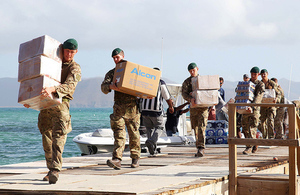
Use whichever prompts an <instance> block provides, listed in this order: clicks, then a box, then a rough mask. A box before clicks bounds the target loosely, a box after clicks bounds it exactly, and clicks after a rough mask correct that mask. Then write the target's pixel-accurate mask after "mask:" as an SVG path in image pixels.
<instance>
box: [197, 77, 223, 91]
mask: <svg viewBox="0 0 300 195" xmlns="http://www.w3.org/2000/svg"><path fill="white" fill-rule="evenodd" d="M192 89H193V91H194V90H197V89H201V90H208V89H220V80H219V75H198V76H196V77H193V78H192Z"/></svg>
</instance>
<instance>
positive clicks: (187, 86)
mask: <svg viewBox="0 0 300 195" xmlns="http://www.w3.org/2000/svg"><path fill="white" fill-rule="evenodd" d="M192 91H193V89H192V76H190V77H189V78H187V79H185V81H184V82H183V83H182V87H181V94H182V97H183V99H185V100H186V101H188V102H191V99H192V98H193V97H192V96H191V94H190V93H191V92H192Z"/></svg>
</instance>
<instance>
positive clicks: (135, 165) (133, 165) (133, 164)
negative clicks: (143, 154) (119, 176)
mask: <svg viewBox="0 0 300 195" xmlns="http://www.w3.org/2000/svg"><path fill="white" fill-rule="evenodd" d="M139 166H140V164H139V159H138V158H137V159H134V158H133V159H132V162H131V168H138V167H139Z"/></svg>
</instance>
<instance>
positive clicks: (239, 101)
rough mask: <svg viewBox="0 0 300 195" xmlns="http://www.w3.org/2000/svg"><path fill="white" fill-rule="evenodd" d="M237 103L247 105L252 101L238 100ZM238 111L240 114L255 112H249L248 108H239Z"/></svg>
mask: <svg viewBox="0 0 300 195" xmlns="http://www.w3.org/2000/svg"><path fill="white" fill-rule="evenodd" d="M235 102H236V103H247V104H250V103H251V101H250V100H247V99H236V100H235ZM236 111H237V112H238V113H239V114H251V113H252V112H253V111H249V110H248V106H237V107H236Z"/></svg>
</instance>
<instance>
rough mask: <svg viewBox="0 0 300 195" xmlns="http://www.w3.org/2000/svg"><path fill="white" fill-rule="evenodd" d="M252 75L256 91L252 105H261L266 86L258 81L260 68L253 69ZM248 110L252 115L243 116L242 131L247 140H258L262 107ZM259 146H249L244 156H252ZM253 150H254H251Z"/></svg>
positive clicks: (250, 107)
mask: <svg viewBox="0 0 300 195" xmlns="http://www.w3.org/2000/svg"><path fill="white" fill-rule="evenodd" d="M250 73H251V79H250V81H251V82H252V83H254V84H255V89H254V92H253V94H254V98H253V101H251V103H255V104H256V103H261V100H262V97H263V95H264V92H265V84H264V83H263V82H262V81H260V80H258V76H259V68H258V67H256V66H255V67H253V68H252V69H251V70H250ZM247 110H248V111H249V112H250V113H251V114H243V115H242V129H243V133H244V135H245V138H252V139H256V133H257V126H258V124H259V116H260V107H259V106H248V107H247ZM257 148H258V147H257V146H253V148H252V146H250V145H247V146H246V149H245V150H244V151H243V154H246V155H248V154H250V153H251V152H252V153H255V152H256V151H257ZM251 149H252V150H251Z"/></svg>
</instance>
